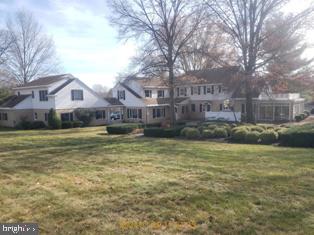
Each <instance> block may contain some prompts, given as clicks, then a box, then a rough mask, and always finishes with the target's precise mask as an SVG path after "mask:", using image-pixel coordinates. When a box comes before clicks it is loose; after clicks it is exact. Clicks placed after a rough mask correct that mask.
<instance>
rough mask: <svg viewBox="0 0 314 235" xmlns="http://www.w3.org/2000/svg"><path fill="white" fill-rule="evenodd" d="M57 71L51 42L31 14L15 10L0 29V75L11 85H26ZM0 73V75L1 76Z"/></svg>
mask: <svg viewBox="0 0 314 235" xmlns="http://www.w3.org/2000/svg"><path fill="white" fill-rule="evenodd" d="M58 69H59V63H58V59H57V56H56V49H55V45H54V41H53V39H52V38H51V37H49V36H48V35H47V34H46V33H45V32H44V30H43V27H42V26H41V25H40V24H39V23H38V22H37V21H36V19H35V17H34V16H33V14H32V13H30V12H27V11H18V12H16V13H15V14H14V15H12V16H9V17H8V18H7V19H6V24H5V26H4V27H3V28H0V70H1V71H0V72H1V74H2V75H3V76H2V77H4V78H6V79H7V78H9V81H0V82H2V83H4V82H13V83H14V84H26V83H28V82H30V81H32V80H33V79H35V78H36V77H38V76H42V75H47V74H50V73H55V72H57V71H58ZM1 74H0V75H1Z"/></svg>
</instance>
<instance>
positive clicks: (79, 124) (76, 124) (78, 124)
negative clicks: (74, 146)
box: [73, 121, 83, 128]
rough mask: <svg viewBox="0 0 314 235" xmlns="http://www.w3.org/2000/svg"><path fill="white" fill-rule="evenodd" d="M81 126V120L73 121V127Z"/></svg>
mask: <svg viewBox="0 0 314 235" xmlns="http://www.w3.org/2000/svg"><path fill="white" fill-rule="evenodd" d="M82 126H83V122H81V121H74V122H73V128H78V127H82Z"/></svg>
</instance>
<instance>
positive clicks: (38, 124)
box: [31, 121, 46, 130]
mask: <svg viewBox="0 0 314 235" xmlns="http://www.w3.org/2000/svg"><path fill="white" fill-rule="evenodd" d="M45 128H46V124H45V123H44V122H43V121H34V122H32V123H31V129H34V130H35V129H45Z"/></svg>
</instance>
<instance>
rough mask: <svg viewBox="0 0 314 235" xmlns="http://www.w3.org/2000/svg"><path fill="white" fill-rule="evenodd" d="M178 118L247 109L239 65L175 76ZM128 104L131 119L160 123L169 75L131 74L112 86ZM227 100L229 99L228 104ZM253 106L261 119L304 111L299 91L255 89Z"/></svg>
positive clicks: (289, 117)
mask: <svg viewBox="0 0 314 235" xmlns="http://www.w3.org/2000/svg"><path fill="white" fill-rule="evenodd" d="M174 92H175V112H176V119H177V120H206V118H207V117H208V114H211V113H220V114H222V116H223V114H227V113H229V114H230V108H231V107H232V109H233V111H234V112H238V113H242V114H244V115H245V113H246V99H245V95H244V87H243V83H242V82H241V73H240V69H239V67H224V68H216V69H209V70H202V71H195V72H190V73H187V74H185V75H182V76H179V77H177V78H176V80H175V89H174ZM112 95H113V97H115V98H117V99H118V100H119V101H120V102H121V103H123V105H124V106H125V112H124V114H125V115H124V120H126V121H128V122H143V123H159V122H162V121H163V120H167V119H170V107H169V106H170V105H169V103H170V99H169V86H168V85H167V79H166V78H162V77H160V78H139V77H129V78H127V79H125V80H124V81H123V82H120V83H118V84H117V85H116V86H115V87H114V88H113V89H112ZM226 103H229V105H228V106H227V105H226ZM253 107H254V116H255V120H256V121H258V122H285V121H293V120H294V117H295V116H296V115H298V114H300V113H302V112H304V99H302V98H301V97H300V95H299V94H274V93H272V92H267V93H266V92H261V91H257V90H254V92H253Z"/></svg>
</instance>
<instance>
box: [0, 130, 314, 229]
mask: <svg viewBox="0 0 314 235" xmlns="http://www.w3.org/2000/svg"><path fill="white" fill-rule="evenodd" d="M103 133H104V130H103V127H96V128H84V129H70V130H58V131H51V130H47V131H16V132H5V131H2V132H0V184H1V187H0V221H1V222H37V223H39V226H40V230H41V234H183V233H186V234H313V232H314V226H313V224H314V217H313V214H314V201H313V197H314V158H313V156H314V150H313V149H293V148H278V147H274V146H257V145H234V144H224V143H212V142H204V141H184V140H172V139H152V138H139V137H138V138H135V137H133V136H106V135H104V134H103Z"/></svg>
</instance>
